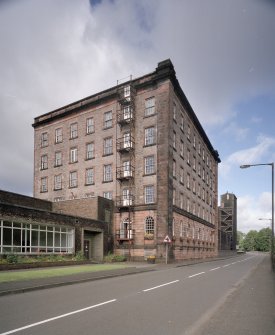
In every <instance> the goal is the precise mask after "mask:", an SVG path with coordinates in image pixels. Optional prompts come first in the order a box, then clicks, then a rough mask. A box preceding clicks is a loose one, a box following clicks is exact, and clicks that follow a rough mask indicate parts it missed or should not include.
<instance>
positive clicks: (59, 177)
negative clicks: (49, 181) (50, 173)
mask: <svg viewBox="0 0 275 335" xmlns="http://www.w3.org/2000/svg"><path fill="white" fill-rule="evenodd" d="M54 189H55V190H61V189H62V175H61V174H59V175H57V176H54Z"/></svg>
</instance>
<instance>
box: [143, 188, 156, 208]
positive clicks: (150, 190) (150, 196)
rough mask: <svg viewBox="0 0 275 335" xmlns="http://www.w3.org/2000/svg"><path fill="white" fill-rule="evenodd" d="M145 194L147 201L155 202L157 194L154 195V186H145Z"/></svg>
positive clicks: (148, 202) (149, 202)
mask: <svg viewBox="0 0 275 335" xmlns="http://www.w3.org/2000/svg"><path fill="white" fill-rule="evenodd" d="M144 195H145V203H146V204H152V203H154V202H155V199H154V198H155V195H154V186H152V185H150V186H145V187H144Z"/></svg>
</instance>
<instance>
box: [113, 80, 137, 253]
mask: <svg viewBox="0 0 275 335" xmlns="http://www.w3.org/2000/svg"><path fill="white" fill-rule="evenodd" d="M117 91H118V92H117V93H118V101H117V124H118V125H119V129H118V131H117V138H116V150H117V152H118V155H117V166H116V179H117V180H118V181H119V183H120V195H117V197H116V207H117V210H118V211H119V213H120V214H121V215H120V217H121V218H122V217H123V213H127V215H128V217H125V216H124V219H123V220H122V222H121V226H120V229H119V230H116V240H117V241H118V242H119V244H123V243H124V242H126V244H128V248H129V257H131V252H130V249H131V247H132V245H133V243H134V236H135V230H134V229H133V227H134V215H133V209H134V204H135V196H134V194H135V179H134V173H135V138H134V134H135V132H134V130H135V103H134V97H135V91H134V87H133V85H132V81H131V80H130V82H128V83H127V84H125V85H124V86H121V85H119V86H118V90H117ZM125 246H126V245H125Z"/></svg>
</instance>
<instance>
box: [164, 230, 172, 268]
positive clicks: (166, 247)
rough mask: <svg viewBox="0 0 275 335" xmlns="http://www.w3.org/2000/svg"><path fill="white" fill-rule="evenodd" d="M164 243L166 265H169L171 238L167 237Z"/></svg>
mask: <svg viewBox="0 0 275 335" xmlns="http://www.w3.org/2000/svg"><path fill="white" fill-rule="evenodd" d="M163 242H164V243H165V264H167V263H168V244H169V243H171V240H170V237H169V236H168V235H166V237H165V239H164V240H163Z"/></svg>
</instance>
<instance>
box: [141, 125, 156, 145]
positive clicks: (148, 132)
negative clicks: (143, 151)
mask: <svg viewBox="0 0 275 335" xmlns="http://www.w3.org/2000/svg"><path fill="white" fill-rule="evenodd" d="M144 144H145V145H153V144H155V127H149V128H146V129H145V143H144Z"/></svg>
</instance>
